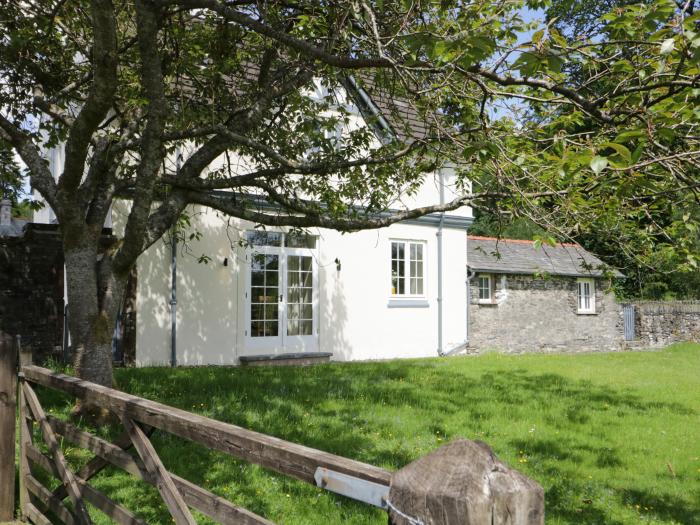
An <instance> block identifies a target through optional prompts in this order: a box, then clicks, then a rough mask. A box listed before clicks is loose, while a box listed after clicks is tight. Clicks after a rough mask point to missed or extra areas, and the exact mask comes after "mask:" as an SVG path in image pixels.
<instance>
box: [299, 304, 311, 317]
mask: <svg viewBox="0 0 700 525" xmlns="http://www.w3.org/2000/svg"><path fill="white" fill-rule="evenodd" d="M300 308H301V310H300V312H299V317H300V318H301V319H313V317H314V307H313V305H311V304H303V305H301V306H300Z"/></svg>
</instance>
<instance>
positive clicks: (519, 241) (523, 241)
mask: <svg viewBox="0 0 700 525" xmlns="http://www.w3.org/2000/svg"><path fill="white" fill-rule="evenodd" d="M467 239H476V240H478V241H498V242H505V243H515V244H534V242H535V241H528V240H527V239H507V238H505V237H500V238H499V237H486V236H483V235H469V234H467ZM556 246H571V247H574V248H581V245H580V244H578V243H575V242H558V243H556V245H555V247H556Z"/></svg>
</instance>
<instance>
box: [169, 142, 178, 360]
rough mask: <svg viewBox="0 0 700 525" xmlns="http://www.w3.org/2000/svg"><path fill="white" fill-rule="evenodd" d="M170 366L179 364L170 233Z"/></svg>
mask: <svg viewBox="0 0 700 525" xmlns="http://www.w3.org/2000/svg"><path fill="white" fill-rule="evenodd" d="M179 173H180V148H179V147H177V148H175V174H176V175H178V174H179ZM170 268H171V276H170V366H171V367H173V368H174V367H176V366H177V235H176V232H175V228H173V229H172V231H171V234H170Z"/></svg>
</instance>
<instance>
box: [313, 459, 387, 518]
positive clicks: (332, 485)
mask: <svg viewBox="0 0 700 525" xmlns="http://www.w3.org/2000/svg"><path fill="white" fill-rule="evenodd" d="M314 479H315V480H316V486H318V487H321V488H322V489H326V490H328V491H330V492H335V493H336V494H340V495H341V496H347V497H348V498H352V499H354V500H357V501H362V502H363V503H368V504H370V505H374V506H375V507H379V508H380V509H384V510H387V508H388V507H387V504H386V500H387V499H388V497H389V486H388V485H382V484H381V483H375V482H374V481H367V480H364V479H360V478H356V477H355V476H350V475H348V474H342V473H340V472H335V471H333V470H329V469H327V468H324V467H318V468H317V469H316V473H315V474H314Z"/></svg>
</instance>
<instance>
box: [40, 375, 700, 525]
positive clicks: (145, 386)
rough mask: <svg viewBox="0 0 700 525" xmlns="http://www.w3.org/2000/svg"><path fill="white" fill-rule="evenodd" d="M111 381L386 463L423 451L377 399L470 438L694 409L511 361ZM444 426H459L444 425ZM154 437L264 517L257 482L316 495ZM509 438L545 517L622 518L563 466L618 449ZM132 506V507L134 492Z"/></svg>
mask: <svg viewBox="0 0 700 525" xmlns="http://www.w3.org/2000/svg"><path fill="white" fill-rule="evenodd" d="M117 383H118V384H119V386H120V387H121V388H122V389H123V390H125V391H127V392H131V393H133V394H135V395H139V396H142V397H146V398H149V399H153V400H156V401H160V402H163V403H166V404H168V405H171V406H176V407H179V408H182V409H185V410H190V411H193V412H197V413H201V414H204V415H207V416H209V417H213V418H214V419H217V420H220V421H225V422H228V423H232V424H235V425H240V426H243V427H245V428H249V429H252V430H257V431H259V432H263V433H265V434H269V435H273V436H276V437H280V438H283V439H286V440H289V441H292V442H296V443H301V444H304V445H306V446H310V447H313V448H318V449H321V450H324V451H327V452H331V453H335V454H339V455H342V456H346V457H351V458H354V459H357V460H360V461H364V462H368V463H372V464H375V465H380V466H382V467H385V468H388V469H392V470H393V469H398V468H401V467H402V466H404V465H406V464H408V463H410V462H411V461H413V460H415V459H417V457H418V456H420V455H424V454H425V452H424V451H422V452H417V451H415V450H414V449H412V448H410V447H408V446H394V447H390V446H388V445H386V444H385V443H384V440H383V439H382V438H381V437H377V436H382V435H384V434H386V433H389V432H392V430H393V431H395V430H396V428H399V429H400V427H401V426H402V425H403V424H404V423H403V422H401V421H395V422H391V421H388V420H387V419H386V418H384V419H382V418H379V419H377V418H376V417H375V414H376V412H377V411H378V410H379V411H381V410H382V408H383V407H386V408H387V409H391V410H392V414H393V413H397V411H398V413H400V414H404V413H405V414H407V415H406V416H405V417H411V418H414V420H413V421H412V422H411V425H412V427H416V432H417V433H420V434H421V435H426V436H428V437H432V436H435V435H440V436H441V437H442V439H445V440H447V439H451V438H454V437H458V436H459V435H462V436H464V437H471V438H474V437H476V436H475V431H476V429H478V428H484V427H486V426H487V425H488V423H489V421H491V420H494V419H495V418H497V416H498V414H497V412H498V411H499V410H502V409H513V410H515V409H522V410H526V411H543V412H544V411H547V416H546V417H547V418H549V422H550V423H551V424H552V425H553V426H554V427H555V428H557V427H559V426H566V428H568V429H569V430H572V429H573V430H574V432H580V433H582V434H585V433H586V432H588V431H589V428H588V427H589V424H590V422H591V419H592V418H594V417H595V416H596V413H597V412H602V411H613V412H611V413H613V414H616V417H625V416H630V415H645V414H653V413H654V412H657V411H663V412H664V413H671V414H675V415H681V416H687V415H694V414H696V412H694V411H693V410H691V409H689V408H688V407H686V406H684V405H681V404H678V403H668V402H650V401H646V400H644V399H641V398H640V397H639V396H637V395H635V394H634V393H632V392H630V391H623V390H616V389H614V388H608V387H604V386H600V385H596V384H593V383H591V382H588V381H573V380H570V379H567V378H565V377H563V376H559V375H556V374H533V373H529V372H527V371H526V370H523V369H515V370H503V371H499V372H498V373H495V372H489V373H483V374H481V375H478V376H477V375H474V376H471V377H470V376H468V375H466V374H462V373H459V372H458V371H455V370H450V369H448V368H446V367H445V366H443V364H442V363H438V362H433V361H418V362H417V361H396V362H390V363H363V364H342V365H340V364H331V365H324V366H315V367H311V368H255V369H250V368H249V369H246V368H221V367H201V368H180V369H175V370H171V369H163V368H144V369H127V370H118V371H117ZM43 394H44V395H42V399H44V400H45V405H46V407H47V408H49V407H51V408H53V409H54V410H56V411H59V412H60V411H64V410H65V406H66V403H67V401H66V399H65V398H63V397H60V396H56V395H53V394H52V395H51V396H50V397H49V396H46V395H45V394H46V392H43ZM553 400H556V401H557V403H553ZM401 417H404V416H403V415H402V416H401ZM454 417H458V418H459V421H460V428H459V431H455V430H454V425H453V424H452V425H451V424H450V421H454ZM450 418H452V419H450ZM312 422H313V424H312ZM450 428H452V429H453V434H454V435H449V433H450ZM577 429H580V430H577ZM369 430H371V431H372V432H369ZM153 442H154V445H155V446H156V448H157V449H158V450H159V451H160V453H161V455H162V459H163V461H164V463H165V464H166V466H167V467H168V468H169V469H171V470H172V471H173V472H175V473H177V474H179V475H181V476H182V477H185V478H186V479H189V480H190V481H192V482H194V483H196V484H198V485H201V486H203V487H205V488H208V489H211V490H213V491H214V492H217V493H218V494H219V495H222V496H224V497H226V498H227V499H230V500H231V501H233V502H234V503H236V504H240V505H242V506H245V507H247V508H249V509H250V510H252V511H253V512H256V513H259V514H261V515H263V516H267V517H271V516H272V515H273V514H274V512H275V510H274V509H273V508H271V506H270V504H269V503H265V502H264V501H263V499H262V498H260V497H259V496H260V490H274V491H275V492H276V493H279V494H280V497H282V495H284V494H290V495H293V496H294V497H295V498H296V499H297V501H298V504H299V505H304V501H308V500H310V499H311V498H313V497H314V495H315V494H317V493H316V489H315V488H313V487H310V486H306V485H304V484H301V483H298V482H296V481H294V480H291V479H289V478H286V477H284V476H279V475H275V474H273V475H271V476H270V477H268V478H267V479H268V480H270V481H269V483H268V482H266V483H268V485H266V486H263V487H262V489H261V485H260V484H259V483H251V481H250V480H251V476H253V475H254V474H255V473H256V472H257V471H258V470H259V469H258V467H253V466H251V465H249V464H246V463H244V462H239V461H236V460H234V459H232V458H229V457H226V456H224V455H222V454H219V453H215V452H212V451H209V450H206V449H204V448H203V447H199V446H197V445H193V444H190V443H185V442H183V441H182V440H179V439H178V438H175V437H172V436H169V435H166V434H164V433H161V432H157V433H156V434H155V436H154V439H153ZM507 443H508V445H509V446H511V447H513V448H514V449H515V450H522V451H524V453H526V454H528V455H530V456H531V457H534V458H536V459H537V464H536V465H530V466H529V467H528V469H527V470H528V474H529V475H531V476H533V477H534V478H535V479H538V477H542V479H544V478H545V477H548V478H549V479H551V480H553V481H551V483H550V485H549V486H548V487H547V493H546V506H547V515H548V516H549V517H550V518H557V519H559V520H560V521H563V522H567V523H610V524H618V523H622V522H619V521H611V519H610V517H609V515H608V512H609V511H608V507H606V503H605V500H606V497H607V496H606V495H605V492H606V491H607V492H610V488H609V487H606V486H605V485H601V484H600V483H598V484H597V485H596V484H594V483H588V482H587V481H583V480H579V479H576V478H573V477H572V476H571V475H570V473H569V472H568V471H566V470H564V468H563V467H562V463H563V462H568V463H571V464H574V465H581V464H583V463H584V462H586V461H591V458H592V462H593V464H594V465H595V466H596V467H598V468H602V469H607V468H619V467H625V464H624V462H623V460H622V459H621V456H620V452H619V451H618V450H616V449H614V448H612V447H608V446H600V447H596V446H593V445H591V444H590V443H588V442H587V443H586V444H582V443H581V442H580V441H573V440H572V439H571V438H562V439H561V440H554V439H543V438H542V439H535V438H532V439H510V440H507ZM438 445H439V443H434V446H438ZM516 468H518V466H517V465H516ZM125 479H126V478H122V477H118V478H115V479H114V480H113V481H110V480H108V479H106V477H103V481H102V482H103V483H104V485H105V487H109V490H110V491H114V492H116V493H118V492H119V490H120V489H122V488H123V484H124V483H126V481H125ZM543 484H544V483H543ZM270 487H272V488H270ZM141 498H143V499H140V500H139V501H138V502H137V505H138V506H139V508H140V509H145V514H146V516H145V517H148V518H149V519H148V521H149V522H156V521H162V522H166V521H168V520H167V519H166V516H167V514H165V513H164V512H163V510H162V504H161V503H160V501H159V498H158V496H157V493H155V492H154V491H152V492H147V493H145V494H144V495H143V496H141ZM624 500H625V504H626V503H627V502H629V504H632V505H636V504H640V505H641V504H642V503H637V502H644V506H648V507H653V508H654V513H655V514H656V515H657V516H659V517H661V518H664V519H673V520H675V521H678V522H681V523H688V524H693V525H695V524H697V523H698V521H697V515H698V508H693V506H692V505H690V504H689V503H688V502H687V501H683V500H676V499H673V498H672V497H671V496H668V497H667V496H666V495H661V496H659V495H654V494H647V493H644V492H643V491H637V492H635V491H627V492H626V493H625V494H624ZM268 501H269V500H268ZM343 502H344V505H347V506H349V507H350V508H351V509H352V512H355V513H357V514H358V515H364V514H365V513H367V520H371V519H374V518H373V517H374V516H375V514H374V512H375V511H373V510H371V509H368V508H367V507H365V506H362V505H360V504H355V503H352V502H347V501H346V500H343ZM129 506H130V507H131V508H133V502H132V504H131V505H129ZM326 521H327V520H326ZM320 522H323V520H321V521H320ZM368 522H369V521H368ZM372 522H373V521H372Z"/></svg>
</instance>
